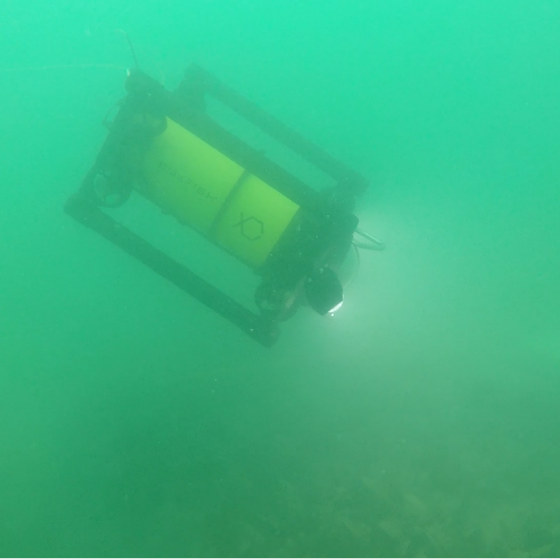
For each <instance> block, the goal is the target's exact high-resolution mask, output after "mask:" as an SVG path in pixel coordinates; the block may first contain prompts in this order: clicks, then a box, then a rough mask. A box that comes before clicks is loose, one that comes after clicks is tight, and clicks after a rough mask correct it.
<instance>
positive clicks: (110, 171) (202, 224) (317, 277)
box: [65, 65, 382, 346]
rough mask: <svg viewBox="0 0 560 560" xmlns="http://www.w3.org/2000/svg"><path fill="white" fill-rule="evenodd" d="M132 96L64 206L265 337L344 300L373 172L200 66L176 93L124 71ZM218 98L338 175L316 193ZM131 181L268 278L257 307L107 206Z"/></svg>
mask: <svg viewBox="0 0 560 560" xmlns="http://www.w3.org/2000/svg"><path fill="white" fill-rule="evenodd" d="M125 88H126V91H127V95H126V97H125V98H124V99H123V101H122V102H121V103H120V104H119V106H118V111H117V112H116V115H115V116H114V118H113V120H112V121H111V122H107V123H106V124H107V127H108V129H109V134H108V136H107V138H106V140H105V142H104V144H103V146H102V148H101V150H100V152H99V154H98V156H97V159H96V161H95V163H94V164H93V167H92V168H91V170H90V171H89V172H88V173H87V175H86V177H85V179H84V181H83V183H82V186H81V188H80V189H79V190H78V192H77V193H75V194H74V195H72V196H71V197H70V198H69V200H68V201H67V203H66V205H65V210H66V212H67V213H68V214H70V215H71V216H72V217H73V218H75V219H76V220H78V221H79V222H81V223H82V224H84V225H85V226H87V227H89V228H91V229H93V230H94V231H96V232H97V233H99V234H100V235H102V236H103V237H105V238H107V239H108V240H109V241H111V242H113V243H114V244H115V245H117V246H118V247H120V248H121V249H123V250H124V251H125V252H127V253H128V254H130V255H132V256H133V257H135V258H136V259H138V260H139V261H141V262H142V263H144V264H145V265H146V266H148V267H149V268H151V269H152V270H154V271H155V272H157V273H158V274H160V275H161V276H163V277H164V278H166V279H167V280H169V281H171V282H173V283H174V284H175V285H176V286H178V287H179V288H180V289H182V290H183V291H184V292H186V293H188V294H190V295H191V296H193V297H195V298H196V299H198V300H199V301H200V302H202V303H203V304H205V305H206V306H207V307H209V308H210V309H212V310H214V311H216V312H217V313H219V314H220V315H222V316H223V317H225V318H226V319H228V320H229V321H231V322H232V323H233V324H235V325H236V326H237V327H239V328H241V329H242V330H243V331H244V332H246V333H247V334H249V335H250V336H251V337H253V338H254V339H256V340H257V341H258V342H260V343H261V344H263V345H264V346H271V345H272V344H273V343H274V341H275V340H276V338H277V335H278V323H279V322H280V321H283V320H285V319H287V318H288V317H290V316H291V315H293V313H294V312H295V311H296V310H297V308H298V307H299V306H300V305H302V304H306V305H309V306H310V307H311V308H312V309H314V310H315V311H316V312H318V313H319V314H321V315H325V314H327V313H329V312H333V311H334V310H335V309H336V308H338V307H340V305H341V304H342V300H343V288H342V284H341V281H340V280H339V271H340V268H341V267H342V264H343V262H344V260H345V258H346V257H347V255H348V253H349V251H350V250H351V248H352V245H353V243H354V235H355V234H356V233H357V234H358V235H360V236H361V237H362V238H363V241H362V242H361V243H358V242H355V243H354V248H357V247H358V246H361V247H365V248H370V249H381V248H382V244H381V243H379V242H378V241H377V240H376V239H375V238H372V237H371V236H368V235H367V234H365V233H364V232H361V230H358V229H357V225H358V219H357V218H356V216H354V215H353V213H352V211H353V206H354V200H355V197H356V196H357V195H359V194H360V193H362V192H363V191H364V190H365V189H366V187H367V186H368V183H367V180H366V179H365V178H364V177H362V176H361V175H360V174H358V173H357V172H355V171H353V170H352V169H349V168H348V167H346V166H345V165H343V164H342V163H340V162H339V161H337V160H336V159H334V158H333V157H331V156H330V155H328V154H327V153H326V152H324V151H323V150H322V149H320V148H319V147H317V146H316V145H314V144H312V143H311V142H309V141H307V140H306V139H304V138H303V137H301V136H300V135H299V134H297V133H296V132H294V131H293V130H291V129H290V128H288V127H286V126H285V125H283V124H282V123H280V122H279V121H278V120H276V119H275V118H273V117H272V116H270V115H269V114H267V113H266V112H264V111H263V110H261V109H260V108H258V107H257V106H255V105H254V104H253V103H251V102H249V101H248V100H247V99H245V98H244V97H242V96H241V95H239V94H238V93H236V92H234V91H232V90H231V89H230V88H229V87H227V86H225V85H224V84H223V83H221V82H220V81H219V80H217V79H216V78H215V77H214V76H212V75H211V74H209V73H208V72H207V71H205V70H203V69H202V68H200V67H199V66H197V65H192V66H190V67H189V68H188V69H187V71H186V74H185V77H184V79H183V80H182V82H181V83H180V84H179V86H178V88H177V89H175V90H174V91H172V92H170V91H167V90H166V89H165V88H164V87H163V86H162V85H161V84H160V83H158V82H157V81H156V80H154V79H152V78H151V77H149V76H148V75H146V74H145V73H143V72H142V71H140V70H138V69H133V70H130V71H129V72H128V76H127V79H126V83H125ZM210 97H211V98H214V99H215V100H217V101H219V102H220V103H221V104H223V105H225V106H226V107H228V108H229V109H230V110H233V111H234V112H235V113H237V115H238V116H240V117H243V118H244V119H246V120H247V121H248V122H249V123H251V124H252V125H254V126H256V127H258V128H260V129H261V130H262V131H263V132H265V133H266V134H267V135H268V136H270V137H271V138H272V139H274V140H275V141H277V142H279V143H281V144H283V145H284V146H285V147H287V148H289V149H290V150H291V151H292V152H294V153H295V154H297V155H298V156H300V157H301V158H303V159H304V160H306V161H307V162H308V163H309V164H311V165H312V166H314V167H316V168H317V169H319V170H320V171H322V172H323V173H325V174H326V175H328V176H329V177H330V178H331V179H332V180H333V185H332V186H330V187H328V188H326V189H323V190H321V191H319V190H315V189H313V188H312V187H310V186H309V185H308V184H307V183H306V182H304V181H303V180H301V179H299V178H298V177H296V176H295V175H294V174H292V173H290V172H289V171H287V170H286V169H284V168H283V167H281V166H280V165H279V164H277V163H275V162H274V161H272V159H270V158H269V157H267V156H266V155H265V154H264V153H263V152H262V151H259V150H256V149H254V148H253V147H251V146H250V145H249V144H248V143H246V142H245V141H243V140H241V139H240V138H238V137H237V136H235V135H233V134H232V133H231V132H230V131H228V130H227V129H226V128H224V127H223V126H222V125H220V124H219V123H218V122H217V121H216V120H215V119H213V118H212V117H211V116H210V115H209V113H208V111H207V102H208V101H209V98H210ZM133 191H135V192H137V193H139V194H141V195H142V196H143V197H145V198H146V199H148V200H149V201H150V202H152V203H153V204H154V205H156V206H157V207H159V208H160V209H161V210H163V211H164V212H165V213H166V214H169V215H171V216H173V217H175V218H176V219H177V220H179V222H181V223H183V224H186V225H189V226H190V227H192V228H194V229H195V230H197V231H198V232H199V233H201V234H202V235H204V236H205V237H206V238H207V239H208V240H209V241H210V242H212V243H214V244H216V245H218V246H219V247H221V248H222V249H223V250H225V251H227V252H228V253H230V254H232V255H234V256H235V257H236V258H237V259H238V260H239V261H241V262H242V263H244V264H245V265H247V266H249V267H250V268H251V269H252V270H253V271H254V272H255V273H256V274H257V275H258V276H259V277H260V278H261V282H260V285H259V286H258V288H257V289H256V292H255V303H256V307H257V309H258V311H256V312H253V311H251V309H249V308H248V307H246V306H244V305H242V304H241V303H238V302H237V301H235V300H234V299H232V298H231V297H229V296H228V295H226V294H224V293H223V292H222V291H220V290H219V289H218V288H216V287H214V286H213V285H212V284H210V283H209V282H207V281H206V280H204V279H203V278H201V277H200V276H199V275H197V274H195V273H194V272H192V271H191V270H190V269H189V268H187V267H186V266H184V265H183V264H181V263H179V262H178V261H176V260H174V259H173V258H171V257H170V256H168V255H167V254H166V253H164V252H163V251H162V250H160V249H158V248H156V247H155V246H154V245H153V244H151V243H149V242H147V241H146V240H145V239H143V238H142V237H140V236H139V235H138V234H136V233H134V232H133V231H132V230H131V229H129V228H127V227H125V226H123V225H122V224H121V223H119V222H118V221H116V220H115V219H114V217H113V215H109V214H108V213H107V212H105V211H103V208H116V207H118V206H121V205H123V204H125V202H126V201H127V200H128V198H129V197H130V195H131V194H132V192H133Z"/></svg>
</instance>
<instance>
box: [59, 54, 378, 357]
mask: <svg viewBox="0 0 560 560" xmlns="http://www.w3.org/2000/svg"><path fill="white" fill-rule="evenodd" d="M125 87H126V90H127V92H128V93H127V96H126V98H125V99H124V101H123V103H122V104H121V105H120V108H119V110H118V112H117V114H116V116H115V118H114V120H113V122H112V123H110V126H109V134H108V136H107V138H106V140H105V142H104V144H103V146H102V148H101V150H100V152H99V154H98V156H97V158H96V161H95V163H94V165H93V166H92V168H91V169H90V171H89V172H88V174H87V175H86V177H85V179H84V181H83V183H82V185H81V187H80V189H79V190H78V191H77V192H76V193H75V194H73V195H72V196H71V197H70V198H69V199H68V201H67V202H66V204H65V211H66V212H67V213H68V214H69V215H70V216H72V217H73V218H74V219H76V220H77V221H78V222H80V223H82V224H83V225H85V226H87V227H89V228H91V229H92V230H94V231H96V232H97V233H98V234H100V235H101V236H103V237H105V238H106V239H108V240H109V241H111V242H112V243H113V244H115V245H116V246H118V247H120V248H121V249H122V250H124V251H125V252H126V253H128V254H129V255H131V256H133V257H135V258H136V259H137V260H139V261H140V262H142V263H143V264H145V265H146V266H147V267H149V268H151V269H152V270H153V271H154V272H157V273H158V274H159V275H160V276H162V277H164V278H166V279H167V280H169V281H170V282H172V283H173V284H175V285H176V286H177V287H178V288H180V289H181V290H183V291H184V292H186V293H188V294H189V295H191V296H193V297H195V298H196V299H197V300H198V301H200V302H201V303H203V304H204V305H206V306H207V307H209V308H210V309H212V310H213V311H215V312H217V313H218V314H220V315H221V316H222V317H224V318H226V319H227V320H229V321H230V322H231V323H233V324H234V325H236V326H237V327H239V328H240V329H241V330H243V331H244V332H245V333H247V334H248V335H249V336H251V337H252V338H254V339H255V340H257V341H258V342H260V343H261V344H263V345H264V346H267V347H268V346H271V345H272V344H273V343H274V342H275V340H276V339H277V336H278V321H277V320H276V319H275V318H274V317H268V316H266V315H263V314H259V313H254V312H253V311H251V310H250V309H249V308H247V307H245V306H244V305H242V304H240V303H238V302H237V301H235V300H234V299H232V298H230V297H229V296H227V295H226V294H224V293H223V292H222V291H220V290H219V289H217V288H216V287H214V286H213V285H212V284H210V283H209V282H207V281H206V280H204V279H203V278H201V277H200V276H198V275H197V274H195V273H194V272H192V271H191V270H190V269H189V268H188V267H186V266H184V265H183V264H181V263H179V262H177V261H176V260H174V259H172V258H171V257H169V256H168V255H166V254H165V253H164V252H163V251H161V250H160V249H158V248H156V247H155V246H154V245H152V244H151V243H149V242H148V241H146V240H145V239H143V238H142V237H140V236H139V235H137V234H136V233H134V232H133V231H131V230H130V229H129V228H127V227H125V226H124V225H122V224H121V223H119V222H118V221H116V220H115V219H114V218H112V217H111V216H110V215H108V214H107V213H106V212H104V211H103V210H102V207H103V206H111V204H110V203H107V201H104V200H102V199H100V197H99V195H98V194H96V181H97V180H98V178H99V174H100V173H101V174H103V173H107V172H109V175H110V176H108V177H106V180H107V182H108V184H109V191H110V192H111V194H113V195H116V198H117V201H116V203H115V204H113V205H118V204H120V203H122V202H124V201H125V200H126V198H127V197H128V195H129V194H130V191H131V190H132V183H133V174H134V158H135V157H137V156H138V147H139V146H142V143H143V142H144V141H145V138H143V134H144V133H145V131H146V130H147V129H149V127H150V125H149V124H146V123H142V126H139V127H137V128H136V130H135V131H134V134H133V135H132V136H131V131H130V129H129V128H128V125H127V123H129V121H130V117H131V114H132V113H133V112H135V111H136V112H138V108H139V107H141V108H142V110H143V111H147V112H148V113H149V114H151V115H155V116H156V117H157V116H158V115H160V116H161V117H162V118H163V117H165V116H168V117H170V118H171V119H173V120H174V121H175V122H177V123H178V124H180V125H181V126H182V127H184V128H185V129H187V130H189V131H190V132H192V133H194V134H195V135H196V136H198V137H199V138H201V139H202V140H203V141H205V142H207V143H208V144H210V145H211V146H213V147H214V148H216V149H217V150H219V151H220V152H222V153H223V154H224V155H225V156H227V157H229V158H230V159H232V160H233V161H235V162H236V163H238V164H239V165H240V166H242V167H243V168H244V169H246V170H247V171H248V172H250V173H252V174H254V175H256V176H258V177H259V178H260V179H262V180H263V181H264V182H266V183H268V184H269V185H270V186H272V187H273V188H275V189H276V190H278V191H279V192H280V193H282V194H283V195H284V196H286V197H287V198H289V199H291V200H293V201H294V202H295V203H296V204H298V205H299V206H300V208H301V209H303V211H304V212H305V213H306V214H307V216H310V217H311V218H312V220H313V221H314V223H316V224H320V226H319V228H318V230H317V231H320V232H321V236H322V239H321V240H320V241H321V243H322V245H321V243H319V248H320V247H324V246H326V245H329V244H332V243H337V242H339V241H340V240H343V242H344V243H343V245H345V246H346V245H349V243H350V242H351V238H352V234H353V232H354V230H355V229H356V226H357V223H358V220H357V218H356V217H355V216H354V215H353V214H352V210H353V206H354V200H355V197H356V196H358V195H359V194H361V193H362V192H363V191H364V190H365V189H366V188H367V186H368V181H367V180H366V179H365V178H364V177H363V176H362V175H360V174H359V173H357V172H356V171H354V170H352V169H350V168H349V167H348V166H346V165H344V164H343V163H341V162H340V161H338V160H337V159H335V158H334V157H332V156H331V155H329V154H328V153H327V152H325V151H324V150H323V149H321V148H320V147H318V146H317V145H315V144H314V143H312V142H310V141H309V140H307V139H305V138H304V137H302V136H301V135H300V134H298V133H297V132H296V131H294V130H292V129H291V128H289V127H287V126H286V125H284V124H283V123H281V122H280V121H279V120H277V119H276V118H274V117H273V116H271V115H270V114H268V113H267V112H265V111H264V110H263V109H261V108H259V107H258V106H257V105H255V104H254V103H252V102H251V101H249V100H248V99H246V98H245V97H243V96H241V95H240V94H239V93H237V92H235V91H234V90H232V89H231V88H230V87H228V86H226V85H225V84H223V83H222V82H221V81H219V80H218V79H217V78H216V77H214V76H213V75H211V74H210V73H209V72H207V71H205V70H204V69H202V68H201V67H200V66H198V65H195V64H193V65H191V66H190V67H189V68H188V69H187V71H186V73H185V76H184V79H183V80H182V82H181V83H180V84H179V86H178V88H177V89H176V90H174V91H172V92H169V91H167V90H166V89H165V88H164V87H163V86H162V85H161V84H160V83H158V82H157V81H156V80H154V79H152V78H151V77H149V76H148V75H146V74H144V73H143V72H141V71H139V70H132V71H130V72H129V75H128V77H127V80H126V84H125ZM207 96H211V97H213V98H215V99H216V100H218V101H219V102H221V103H222V104H224V105H225V106H227V107H229V108H230V109H231V110H233V111H235V112H236V113H237V114H238V115H240V116H241V117H243V118H245V119H246V120H247V121H248V122H250V123H252V124H253V125H254V126H256V127H258V128H259V129H261V130H262V131H263V132H265V133H266V134H267V135H268V136H270V137H271V138H273V139H274V140H276V141H277V142H279V143H281V144H283V145H284V146H286V147H287V148H289V149H290V150H291V151H292V152H294V153H295V154H297V155H299V156H300V157H301V158H303V159H305V160H306V161H307V162H309V163H310V164H311V165H313V166H315V167H316V168H317V169H319V170H321V171H322V172H323V173H325V174H326V175H328V176H330V177H331V178H332V179H334V181H335V185H334V186H333V187H332V188H328V189H323V190H322V191H317V190H315V189H314V188H312V187H311V186H310V185H308V184H307V183H306V182H304V181H303V180H301V179H300V178H298V177H296V176H295V175H294V174H292V173H290V172H289V171H287V170H286V169H284V168H283V167H281V166H280V165H279V164H277V163H275V162H274V161H272V160H271V159H270V158H268V157H267V156H266V155H265V154H264V153H263V152H262V151H259V150H257V149H255V148H253V147H252V146H250V145H249V144H248V143H246V142H244V141H243V140H241V139H240V138H238V137H237V136H235V135H234V134H233V133H231V132H230V131H228V130H227V129H225V128H224V127H223V126H221V125H220V124H218V122H217V121H216V120H214V119H213V118H212V117H211V116H210V115H209V114H208V112H207V110H206V104H207V103H206V102H207ZM153 126H157V119H156V122H155V124H153ZM151 132H153V130H152V131H151ZM146 137H147V136H146ZM314 237H319V236H318V235H314ZM284 249H285V250H289V247H284ZM321 254H322V253H321V251H320V250H318V249H317V246H316V244H315V246H314V249H313V250H312V251H311V253H310V254H309V258H310V259H311V260H313V261H314V262H313V265H314V266H316V267H317V266H321V265H322V263H321V261H320V255H321ZM284 261H285V258H284V259H282V258H279V259H278V262H279V263H280V264H279V266H282V265H283V262H284ZM276 268H278V267H276ZM269 269H270V270H271V271H272V273H273V272H274V264H273V265H272V266H271V267H269ZM263 275H266V266H265V272H263Z"/></svg>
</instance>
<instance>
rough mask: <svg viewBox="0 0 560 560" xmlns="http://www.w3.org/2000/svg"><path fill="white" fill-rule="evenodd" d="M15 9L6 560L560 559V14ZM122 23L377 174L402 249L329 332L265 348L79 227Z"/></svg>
mask: <svg viewBox="0 0 560 560" xmlns="http://www.w3.org/2000/svg"><path fill="white" fill-rule="evenodd" d="M0 21H1V22H2V24H1V27H0V87H1V91H2V103H0V122H1V123H2V129H3V131H4V132H3V134H2V136H1V137H0V146H1V148H2V157H1V159H0V162H1V163H0V171H1V174H0V179H1V184H2V195H1V200H2V204H1V205H0V556H408V557H414V556H482V555H484V556H531V557H539V556H560V413H559V409H560V407H559V401H560V291H559V285H560V251H559V242H560V227H559V224H558V219H559V217H560V195H559V183H560V157H559V150H560V34H559V33H558V29H559V26H560V2H558V1H557V0H468V1H462V0H455V1H449V0H422V1H420V0H305V1H300V2H297V1H296V0H293V1H291V0H206V1H204V0H181V1H180V0H159V1H158V2H156V1H154V0H148V1H144V2H132V1H129V0H110V1H109V0H97V1H96V2H88V1H86V0H51V1H49V2H45V1H44V0H19V1H15V0H3V1H2V2H1V3H0ZM117 29H121V30H124V31H126V32H127V33H128V35H129V36H130V38H131V41H132V43H133V45H134V49H135V51H136V55H137V58H138V61H139V64H140V66H141V67H142V69H143V70H144V71H146V72H147V73H149V74H150V75H151V76H153V77H154V78H156V79H157V80H159V81H161V82H162V83H164V84H165V86H166V88H168V89H173V88H175V87H176V86H177V85H178V84H179V82H180V80H181V79H182V76H183V72H184V69H185V68H186V67H187V66H188V65H189V64H190V63H193V62H195V63H197V64H199V65H201V66H202V67H204V68H205V69H207V70H208V71H210V72H211V73H212V74H214V75H216V76H217V77H219V78H220V79H221V80H222V81H223V82H224V83H226V84H228V85H229V86H231V87H232V88H233V89H235V90H236V91H238V92H240V93H242V94H243V95H245V96H246V97H247V98H249V99H250V100H251V101H253V102H255V103H257V104H258V105H259V106H260V107H262V108H263V109H265V110H266V111H268V112H270V113H271V114H273V115H275V116H276V117H278V118H279V119H280V120H282V121H283V122H285V123H286V124H288V125H289V126H291V127H293V128H294V129H296V130H297V131H299V132H300V133H301V134H303V135H304V136H306V137H308V138H310V139H311V140H313V141H314V142H316V143H318V144H319V145H321V146H322V147H323V148H325V149H326V150H327V151H329V152H330V153H332V154H333V155H335V156H336V157H337V158H339V159H340V160H342V161H344V162H345V163H347V164H348V165H349V166H351V167H352V168H354V169H356V170H358V171H359V172H360V173H362V174H364V175H365V176H366V177H368V179H369V180H370V181H371V186H370V188H369V190H368V191H367V192H366V193H365V194H364V195H363V196H362V197H361V198H360V199H359V201H358V204H357V208H356V215H357V216H358V217H359V219H360V227H362V228H363V229H364V230H366V231H368V232H370V233H371V234H373V235H375V236H377V237H379V238H380V239H382V240H383V241H384V242H386V244H387V249H386V250H385V251H384V252H368V251H363V252H362V254H361V264H360V269H359V272H358V275H357V277H356V278H355V279H354V280H353V282H352V283H351V284H350V285H349V286H348V288H347V290H346V295H345V303H344V305H343V307H342V309H341V310H340V311H339V312H338V313H336V314H335V316H334V317H329V318H324V317H320V316H318V315H316V314H314V313H313V312H312V311H310V310H308V309H301V310H300V311H299V312H298V314H297V315H296V316H295V317H294V318H292V319H291V320H289V321H287V322H285V323H283V324H282V327H281V330H282V333H281V336H280V339H279V341H278V342H277V344H276V345H275V346H274V347H273V348H271V349H265V348H262V347H261V346H259V345H258V344H257V343H256V342H254V341H253V340H252V339H250V338H249V337H247V336H246V335H245V334H243V333H242V332H241V331H239V330H237V329H236V328H235V327H234V326H232V325H230V324H229V323H227V322H226V321H225V320H224V319H223V318H221V317H220V316H218V315H217V314H215V313H213V312H212V311H211V310H209V309H207V308H206V307H204V306H202V305H201V304H200V303H199V302H197V301H196V300H194V299H192V298H190V297H189V296H186V295H185V294H184V293H182V292H181V291H180V290H178V289H177V288H176V287H175V286H173V285H172V284H170V283H169V282H167V281H166V280H164V279H162V278H161V277H159V276H158V275H156V274H154V273H153V272H152V271H150V270H148V269H147V268H146V267H144V266H143V265H141V264H139V263H138V262H136V261H135V260H133V259H132V258H130V257H129V256H128V255H126V254H125V253H123V252H121V251H120V250H119V249H117V248H115V247H114V246H112V245H111V244H110V243H108V242H107V241H106V240H104V239H102V238H101V237H100V236H98V235H97V234H95V233H94V232H92V231H91V230H89V229H86V228H84V227H83V226H81V225H80V224H78V223H77V222H75V221H74V220H72V219H71V218H70V217H68V216H67V215H66V214H64V212H63V206H64V203H65V201H66V200H67V198H68V197H69V196H70V195H71V194H72V193H74V192H75V191H76V190H77V188H78V187H79V185H80V183H81V181H82V179H83V177H84V175H85V174H86V172H87V171H88V169H89V168H90V167H91V165H92V164H93V162H94V159H95V157H96V155H97V153H98V151H99V148H100V146H101V144H102V142H103V140H104V138H105V136H106V130H105V129H104V128H103V126H102V121H103V118H104V117H105V115H106V114H107V112H108V111H109V110H110V108H111V107H112V106H114V104H115V103H116V102H118V101H119V100H120V99H121V98H122V97H123V95H124V93H125V91H124V87H123V85H124V79H125V76H126V68H127V67H130V66H132V65H133V62H134V61H133V56H132V53H131V51H130V49H129V46H128V45H127V42H126V40H125V38H124V36H123V34H121V33H118V32H116V30H117ZM115 215H118V214H115ZM154 215H155V216H157V217H156V218H154V220H156V221H158V222H157V223H158V224H163V227H164V228H165V227H166V226H165V224H166V223H169V228H171V229H170V230H169V231H171V230H172V231H173V234H172V235H171V234H170V237H172V238H173V243H175V248H176V246H180V247H184V249H183V250H184V251H186V252H188V251H189V248H190V249H192V248H194V247H196V250H194V249H193V250H192V255H191V256H192V261H193V263H194V265H193V266H195V268H196V267H199V270H215V271H220V270H222V269H221V268H220V267H221V266H222V264H223V263H222V260H221V258H220V254H219V252H217V251H215V249H214V248H208V250H207V251H206V249H205V248H204V247H205V245H204V244H203V243H201V242H200V240H199V239H198V238H196V239H195V238H194V237H193V235H192V233H190V232H189V231H188V230H187V228H180V227H178V225H177V224H176V223H174V222H173V220H171V219H170V218H167V221H166V220H163V219H162V217H161V212H154ZM142 219H144V218H142ZM143 225H145V226H146V227H148V228H149V227H151V223H148V224H146V223H145V222H143ZM154 227H155V226H154ZM158 227H159V226H158ZM165 231H167V230H165ZM183 232H184V235H185V238H184V239H185V241H183V237H182V235H183ZM162 236H163V237H164V236H165V234H162ZM183 243H184V245H183ZM199 247H200V248H201V250H198V248H199ZM201 251H202V252H201ZM224 262H225V261H224ZM230 265H231V263H229V261H228V263H227V264H224V265H223V266H225V267H226V268H227V267H230ZM239 267H242V265H241V264H239ZM228 270H229V269H228ZM232 270H233V268H232ZM219 274H222V273H220V272H219ZM245 278H246V276H243V273H241V272H240V273H239V274H238V275H237V273H235V272H232V273H231V275H230V273H229V272H228V273H227V279H228V281H229V280H231V286H230V288H231V290H232V291H234V292H235V291H236V290H238V291H239V292H240V293H241V292H243V290H244V289H245V287H246V286H245V284H244V279H245ZM249 278H251V276H250V275H249ZM236 282H237V284H236Z"/></svg>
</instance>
